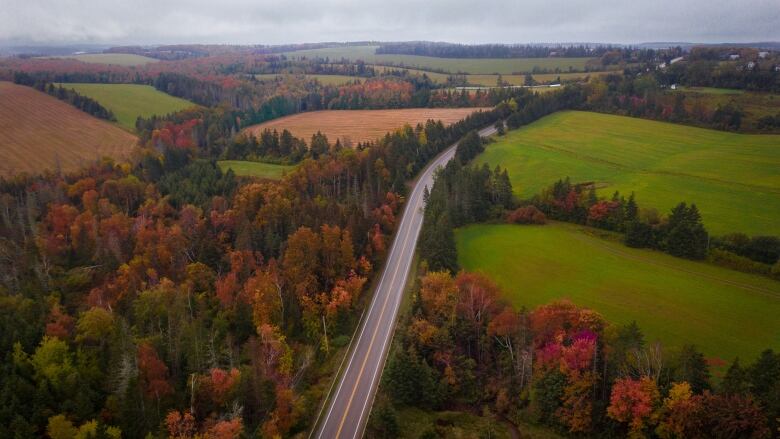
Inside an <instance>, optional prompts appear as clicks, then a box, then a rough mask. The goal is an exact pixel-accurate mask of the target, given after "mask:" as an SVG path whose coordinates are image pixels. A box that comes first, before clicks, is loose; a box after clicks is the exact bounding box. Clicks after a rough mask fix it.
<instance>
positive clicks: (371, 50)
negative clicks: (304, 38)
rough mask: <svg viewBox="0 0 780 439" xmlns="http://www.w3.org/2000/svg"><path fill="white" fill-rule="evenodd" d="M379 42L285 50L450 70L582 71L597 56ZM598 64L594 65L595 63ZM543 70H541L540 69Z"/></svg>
mask: <svg viewBox="0 0 780 439" xmlns="http://www.w3.org/2000/svg"><path fill="white" fill-rule="evenodd" d="M377 47H378V46H345V47H327V48H321V49H308V50H296V51H292V52H285V55H286V56H287V57H288V58H294V59H300V58H303V57H306V58H322V59H326V58H327V59H328V60H330V61H332V62H336V61H339V60H341V59H347V60H350V61H356V60H363V61H365V62H366V63H374V64H394V65H400V66H403V67H412V68H418V69H423V70H440V71H442V72H450V73H458V72H464V73H500V74H502V75H506V74H512V73H525V72H532V71H534V69H537V70H546V71H549V72H553V71H556V70H557V71H560V72H568V71H581V70H584V69H585V67H586V66H587V65H594V63H597V62H598V59H597V58H437V57H433V56H419V55H395V54H380V55H377V54H376V53H375V51H376V48H377ZM594 66H595V65H594ZM540 73H541V72H540Z"/></svg>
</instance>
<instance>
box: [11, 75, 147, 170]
mask: <svg viewBox="0 0 780 439" xmlns="http://www.w3.org/2000/svg"><path fill="white" fill-rule="evenodd" d="M136 142H137V139H136V137H135V136H133V135H132V134H130V133H128V132H126V131H125V130H123V129H121V128H119V127H117V126H115V125H113V124H111V123H109V122H106V121H104V120H101V119H97V118H95V117H92V116H90V115H89V114H87V113H84V112H83V111H81V110H78V109H76V108H75V107H73V106H71V105H69V104H67V103H65V102H62V101H60V100H58V99H56V98H54V97H51V96H49V95H47V94H45V93H41V92H39V91H37V90H35V89H33V88H30V87H25V86H22V85H16V84H12V83H10V82H3V81H0V176H5V177H9V176H12V175H14V174H17V173H21V172H27V173H30V174H35V173H40V172H43V171H44V170H46V169H49V170H56V169H57V168H60V169H62V170H64V171H72V170H75V169H77V168H79V167H80V166H82V165H85V164H87V163H89V162H94V161H95V160H98V159H100V158H102V157H105V156H109V157H113V158H116V159H121V158H124V157H126V156H127V155H128V154H129V153H130V151H131V150H132V148H133V147H134V145H135V143H136Z"/></svg>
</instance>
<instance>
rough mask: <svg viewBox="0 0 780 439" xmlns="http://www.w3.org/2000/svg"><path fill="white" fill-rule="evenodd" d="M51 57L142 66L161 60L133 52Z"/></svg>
mask: <svg viewBox="0 0 780 439" xmlns="http://www.w3.org/2000/svg"><path fill="white" fill-rule="evenodd" d="M50 58H67V59H76V60H79V61H83V62H88V63H92V64H115V65H118V66H141V65H144V64H149V63H155V62H159V61H160V60H158V59H155V58H149V57H148V56H141V55H134V54H131V53H84V54H81V55H64V56H55V57H50Z"/></svg>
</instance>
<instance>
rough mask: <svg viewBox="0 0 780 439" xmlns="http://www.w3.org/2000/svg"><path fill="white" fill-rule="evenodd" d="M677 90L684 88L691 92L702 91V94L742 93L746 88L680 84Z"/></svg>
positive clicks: (683, 89)
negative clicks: (685, 85) (683, 85)
mask: <svg viewBox="0 0 780 439" xmlns="http://www.w3.org/2000/svg"><path fill="white" fill-rule="evenodd" d="M677 90H682V91H685V92H689V93H701V94H713V95H741V94H742V93H744V92H745V91H744V90H736V89H733V88H713V87H681V86H678V87H677Z"/></svg>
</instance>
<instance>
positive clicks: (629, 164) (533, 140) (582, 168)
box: [476, 111, 780, 235]
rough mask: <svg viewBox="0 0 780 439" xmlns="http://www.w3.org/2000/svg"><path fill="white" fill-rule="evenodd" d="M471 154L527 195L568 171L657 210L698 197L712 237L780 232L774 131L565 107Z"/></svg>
mask: <svg viewBox="0 0 780 439" xmlns="http://www.w3.org/2000/svg"><path fill="white" fill-rule="evenodd" d="M476 161H477V163H489V164H490V165H491V166H495V165H497V164H500V165H501V166H503V167H506V168H508V170H509V175H510V178H511V179H512V184H513V186H514V190H515V192H516V193H517V194H518V195H519V196H521V197H524V198H527V197H530V196H532V195H534V194H537V193H539V192H540V191H541V190H542V189H543V188H545V187H547V186H549V185H550V184H552V183H553V182H555V181H556V180H558V179H559V178H565V177H566V176H569V177H571V179H572V181H573V182H589V181H594V182H596V183H597V185H598V186H597V187H600V188H601V189H599V195H603V196H609V195H611V194H612V193H613V192H614V191H616V190H619V191H620V192H621V193H622V194H624V195H626V196H628V195H629V194H630V193H631V192H632V191H634V192H635V193H636V198H637V202H638V203H639V205H640V207H655V208H657V209H659V211H661V212H662V213H666V212H668V211H669V210H670V209H671V208H672V207H673V206H674V205H676V204H677V203H678V202H680V201H686V202H688V203H691V202H693V203H696V205H697V206H698V207H699V210H700V211H701V214H702V217H703V220H704V224H705V225H706V226H707V228H708V229H709V230H710V232H712V233H714V234H724V233H729V232H744V233H748V234H772V235H780V221H778V218H780V172H778V169H780V136H778V135H747V134H735V133H727V132H722V131H715V130H707V129H701V128H692V127H688V126H683V125H676V124H670V123H664V122H655V121H649V120H643V119H635V118H629V117H622V116H613V115H605V114H598V113H587V112H574V111H569V112H560V113H556V114H553V115H551V116H548V117H545V118H543V119H541V120H539V121H537V122H535V123H533V124H531V125H528V126H526V127H523V128H521V129H519V130H516V131H512V132H510V133H509V134H508V135H507V136H506V137H505V138H503V139H501V140H500V141H499V142H498V143H495V144H492V145H489V146H488V147H487V150H486V151H485V152H484V153H483V154H481V155H480V156H478V157H477V159H476Z"/></svg>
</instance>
